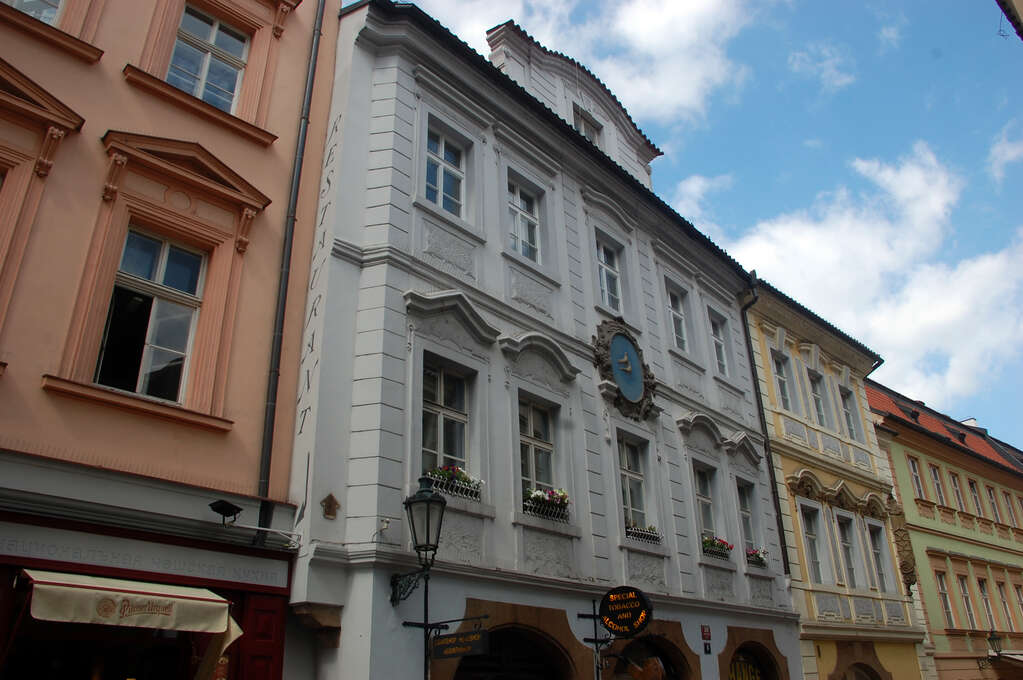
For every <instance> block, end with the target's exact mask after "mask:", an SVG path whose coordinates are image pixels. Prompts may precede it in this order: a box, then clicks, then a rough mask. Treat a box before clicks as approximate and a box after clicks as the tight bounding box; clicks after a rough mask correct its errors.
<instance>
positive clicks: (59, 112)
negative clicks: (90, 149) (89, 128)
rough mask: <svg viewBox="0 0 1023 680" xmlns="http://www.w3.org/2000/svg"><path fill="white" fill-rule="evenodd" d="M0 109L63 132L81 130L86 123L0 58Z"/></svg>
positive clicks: (69, 108) (65, 105) (66, 106)
mask: <svg viewBox="0 0 1023 680" xmlns="http://www.w3.org/2000/svg"><path fill="white" fill-rule="evenodd" d="M0 107H3V108H4V109H7V110H8V111H12V112H14V113H17V114H20V115H22V116H24V117H26V118H29V119H31V120H33V121H35V122H37V123H39V124H40V125H42V126H45V127H49V126H55V127H57V128H59V129H61V130H63V131H64V132H69V131H71V130H75V131H77V130H80V129H81V128H82V124H83V123H84V122H85V119H84V118H82V117H81V116H80V115H78V114H77V113H75V112H74V111H73V110H72V109H71V107H69V106H68V105H67V104H65V103H64V102H62V101H60V100H59V99H57V98H56V97H54V96H53V95H52V94H50V93H49V92H48V91H47V90H46V89H44V88H43V87H41V86H40V85H38V84H37V83H36V82H35V81H33V80H31V79H30V78H28V77H27V76H26V75H25V74H23V73H22V72H21V71H19V70H18V69H16V68H14V67H13V66H11V64H9V63H8V62H7V61H5V60H4V59H0Z"/></svg>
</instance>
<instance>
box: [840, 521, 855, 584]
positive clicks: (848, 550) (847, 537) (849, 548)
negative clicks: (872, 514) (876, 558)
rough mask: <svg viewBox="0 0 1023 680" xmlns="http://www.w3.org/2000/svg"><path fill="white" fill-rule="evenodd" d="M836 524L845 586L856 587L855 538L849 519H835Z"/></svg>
mask: <svg viewBox="0 0 1023 680" xmlns="http://www.w3.org/2000/svg"><path fill="white" fill-rule="evenodd" d="M835 519H836V522H837V523H838V544H839V548H840V549H841V552H842V562H843V563H844V565H845V574H846V585H848V586H849V587H850V588H855V587H856V560H855V555H856V537H855V536H854V535H853V522H852V518H851V517H836V518H835Z"/></svg>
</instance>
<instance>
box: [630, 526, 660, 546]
mask: <svg viewBox="0 0 1023 680" xmlns="http://www.w3.org/2000/svg"><path fill="white" fill-rule="evenodd" d="M625 535H626V536H628V537H629V538H631V539H633V540H636V541H642V542H644V543H656V544H657V545H660V543H661V533H660V532H659V531H657V527H655V526H649V527H646V528H643V527H625Z"/></svg>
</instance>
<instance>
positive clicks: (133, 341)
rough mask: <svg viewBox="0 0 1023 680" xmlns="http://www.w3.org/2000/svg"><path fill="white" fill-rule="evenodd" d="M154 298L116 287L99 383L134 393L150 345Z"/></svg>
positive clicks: (111, 302)
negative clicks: (147, 344) (143, 358)
mask: <svg viewBox="0 0 1023 680" xmlns="http://www.w3.org/2000/svg"><path fill="white" fill-rule="evenodd" d="M152 305H153V299H152V298H151V297H149V296H148V295H143V294H142V293H136V292H135V291H132V290H128V289H127V288H121V287H115V288H114V295H113V297H112V298H111V300H110V312H109V314H108V316H107V330H106V334H105V335H104V337H103V349H102V351H101V352H100V364H99V367H98V368H97V370H96V382H98V383H99V384H100V385H107V386H108V387H116V388H118V389H121V390H128V391H129V392H134V391H135V388H136V386H137V385H138V378H139V366H140V365H141V363H142V352H143V350H144V349H145V346H146V330H147V329H148V328H149V312H150V309H151V308H152Z"/></svg>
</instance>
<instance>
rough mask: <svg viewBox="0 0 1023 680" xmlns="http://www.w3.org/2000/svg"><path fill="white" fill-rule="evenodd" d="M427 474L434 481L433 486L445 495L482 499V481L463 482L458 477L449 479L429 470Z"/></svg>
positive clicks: (471, 499)
mask: <svg viewBox="0 0 1023 680" xmlns="http://www.w3.org/2000/svg"><path fill="white" fill-rule="evenodd" d="M426 476H427V477H429V478H430V479H431V480H432V481H433V488H434V489H435V490H436V491H439V492H441V493H442V494H444V495H445V496H453V497H455V498H465V499H466V500H470V501H477V502H478V501H479V500H480V488H481V487H482V486H483V483H482V482H478V481H477V482H463V481H459V480H457V479H447V478H444V477H440V476H437V475H435V474H431V473H429V472H427V473H426Z"/></svg>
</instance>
